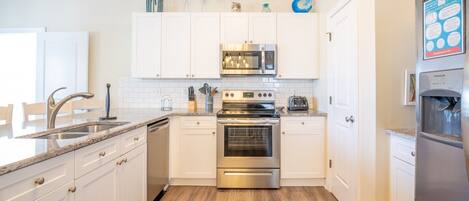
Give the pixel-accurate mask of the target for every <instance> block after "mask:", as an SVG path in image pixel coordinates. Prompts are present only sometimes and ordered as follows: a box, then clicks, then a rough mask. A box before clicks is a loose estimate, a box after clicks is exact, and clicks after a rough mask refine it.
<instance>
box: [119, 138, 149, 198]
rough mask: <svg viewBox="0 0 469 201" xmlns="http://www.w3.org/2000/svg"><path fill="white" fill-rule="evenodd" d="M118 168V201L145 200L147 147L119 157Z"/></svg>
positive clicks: (144, 146) (141, 147) (143, 146)
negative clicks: (121, 161)
mask: <svg viewBox="0 0 469 201" xmlns="http://www.w3.org/2000/svg"><path fill="white" fill-rule="evenodd" d="M120 158H121V160H124V162H123V163H122V164H121V165H120V166H119V167H118V175H119V181H118V186H119V190H118V199H119V200H120V201H129V200H131V201H146V200H147V145H146V144H145V145H142V146H140V147H138V148H136V149H134V150H132V151H130V152H129V153H127V154H125V155H123V156H122V157H120Z"/></svg>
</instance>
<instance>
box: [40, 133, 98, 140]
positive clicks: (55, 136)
mask: <svg viewBox="0 0 469 201" xmlns="http://www.w3.org/2000/svg"><path fill="white" fill-rule="evenodd" d="M88 134H89V133H52V134H49V135H42V136H38V137H34V138H36V139H53V140H60V139H73V138H79V137H83V136H87V135H88Z"/></svg>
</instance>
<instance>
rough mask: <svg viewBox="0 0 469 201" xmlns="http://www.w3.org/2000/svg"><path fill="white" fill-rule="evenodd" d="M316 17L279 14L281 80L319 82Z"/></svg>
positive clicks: (278, 54) (278, 76)
mask: <svg viewBox="0 0 469 201" xmlns="http://www.w3.org/2000/svg"><path fill="white" fill-rule="evenodd" d="M318 27H319V26H318V16H317V14H297V13H279V14H277V50H278V52H277V56H278V70H277V78H278V79H318V78H319V66H318V65H319V64H318V47H319V45H318V43H319V40H318Z"/></svg>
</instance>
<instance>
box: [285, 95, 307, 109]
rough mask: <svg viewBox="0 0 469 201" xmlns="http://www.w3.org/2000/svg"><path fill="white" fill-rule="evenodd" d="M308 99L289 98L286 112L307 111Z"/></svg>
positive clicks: (300, 97) (301, 97) (299, 97)
mask: <svg viewBox="0 0 469 201" xmlns="http://www.w3.org/2000/svg"><path fill="white" fill-rule="evenodd" d="M308 109H309V105H308V99H306V97H304V96H290V97H288V110H289V111H308Z"/></svg>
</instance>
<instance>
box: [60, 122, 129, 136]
mask: <svg viewBox="0 0 469 201" xmlns="http://www.w3.org/2000/svg"><path fill="white" fill-rule="evenodd" d="M126 123H128V122H93V123H92V124H85V125H83V126H79V127H75V128H71V129H66V130H64V132H67V133H70V132H71V133H77V132H78V133H97V132H99V131H103V130H109V129H111V128H114V127H117V126H122V125H124V124H126Z"/></svg>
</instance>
